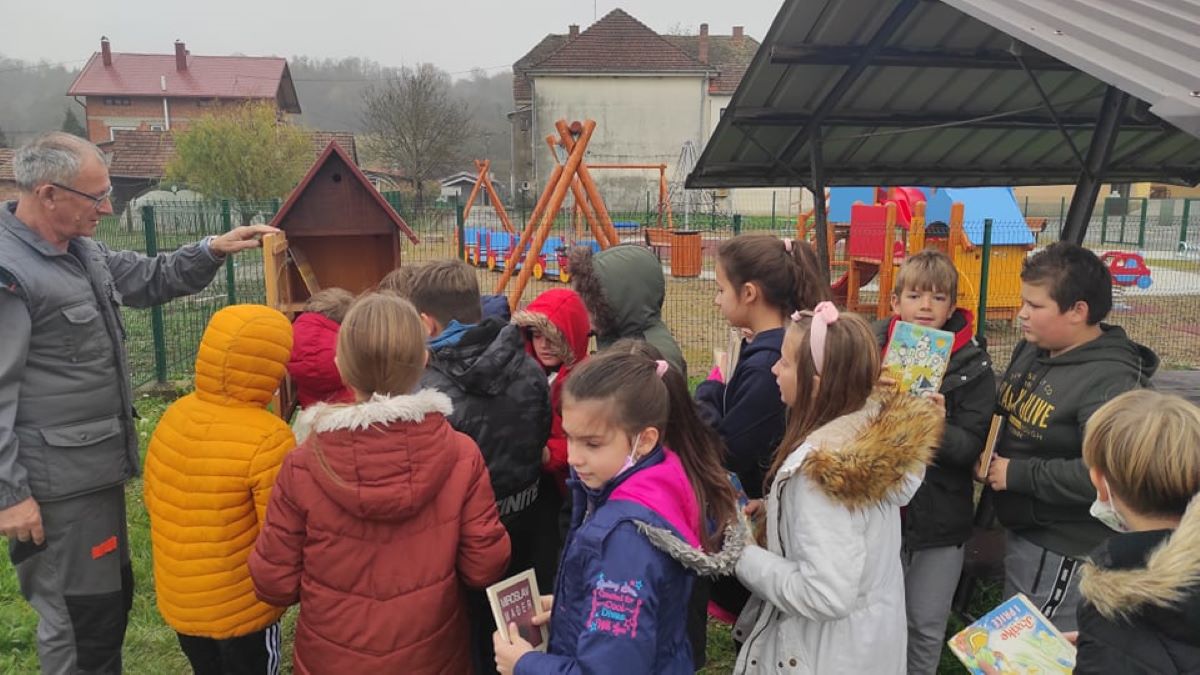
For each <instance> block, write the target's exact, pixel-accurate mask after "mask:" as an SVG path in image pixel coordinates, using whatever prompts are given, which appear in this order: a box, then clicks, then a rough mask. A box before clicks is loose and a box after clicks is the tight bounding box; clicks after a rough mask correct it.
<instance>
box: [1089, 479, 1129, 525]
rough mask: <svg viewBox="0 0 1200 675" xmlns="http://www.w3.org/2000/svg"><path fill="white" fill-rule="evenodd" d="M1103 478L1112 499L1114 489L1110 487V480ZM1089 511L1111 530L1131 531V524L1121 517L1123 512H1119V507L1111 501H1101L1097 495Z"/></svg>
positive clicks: (1105, 487)
mask: <svg viewBox="0 0 1200 675" xmlns="http://www.w3.org/2000/svg"><path fill="white" fill-rule="evenodd" d="M1101 480H1103V482H1104V489H1105V491H1107V492H1108V495H1109V498H1110V499H1111V498H1112V490H1111V489H1110V488H1109V487H1108V480H1107V479H1101ZM1088 513H1090V514H1091V515H1092V517H1093V518H1095V519H1096V520H1098V521H1100V522H1102V523H1104V524H1105V526H1107V527H1108V529H1110V530H1115V531H1117V532H1128V531H1129V525H1127V524H1126V523H1125V520H1124V519H1123V518H1121V514H1119V513H1117V509H1116V508H1115V507H1114V506H1113V505H1112V502H1111V501H1107V502H1105V501H1101V500H1100V498H1099V497H1097V498H1096V501H1094V502H1092V508H1091V509H1089V510H1088Z"/></svg>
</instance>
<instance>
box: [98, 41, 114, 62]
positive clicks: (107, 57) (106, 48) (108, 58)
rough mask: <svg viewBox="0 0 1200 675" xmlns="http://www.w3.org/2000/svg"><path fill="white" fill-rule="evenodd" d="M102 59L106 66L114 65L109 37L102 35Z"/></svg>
mask: <svg viewBox="0 0 1200 675" xmlns="http://www.w3.org/2000/svg"><path fill="white" fill-rule="evenodd" d="M100 60H101V61H103V62H104V65H105V66H111V65H112V46H111V45H110V44H109V43H108V38H106V37H104V36H103V35H101V36H100Z"/></svg>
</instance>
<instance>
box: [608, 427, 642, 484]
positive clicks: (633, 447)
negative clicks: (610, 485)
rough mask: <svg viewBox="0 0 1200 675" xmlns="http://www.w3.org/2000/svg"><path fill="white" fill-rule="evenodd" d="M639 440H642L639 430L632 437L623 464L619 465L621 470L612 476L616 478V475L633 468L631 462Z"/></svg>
mask: <svg viewBox="0 0 1200 675" xmlns="http://www.w3.org/2000/svg"><path fill="white" fill-rule="evenodd" d="M641 441H642V434H641V432H640V431H639V432H638V434H637V435H636V436H634V437H633V442H632V443H631V444H630V446H629V456H628V457H626V458H625V464H623V465H622V466H621V470H620V471H618V472H617V473H616V475H615V476H613V478H616V477H617V476H620V475H621V474H623V473H625V472H626V471H628V470H630V469H631V468H633V463H634V461H636V459H637V458H636V456H635V455H634V453H636V452H637V447H638V443H640V442H641Z"/></svg>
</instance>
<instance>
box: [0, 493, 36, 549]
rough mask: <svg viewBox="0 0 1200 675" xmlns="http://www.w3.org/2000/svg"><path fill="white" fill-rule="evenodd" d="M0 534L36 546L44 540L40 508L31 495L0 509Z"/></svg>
mask: <svg viewBox="0 0 1200 675" xmlns="http://www.w3.org/2000/svg"><path fill="white" fill-rule="evenodd" d="M0 534H2V535H4V536H6V537H8V538H10V539H16V540H17V541H30V540H32V541H33V543H34V544H37V545H38V546H41V545H42V542H44V541H46V533H45V532H44V531H43V530H42V510H41V509H40V508H38V503H37V502H36V501H34V500H33V497H29V498H27V499H26V500H25V501H21V502H17V503H16V504H13V505H12V506H10V507H8V508H7V509H2V510H0Z"/></svg>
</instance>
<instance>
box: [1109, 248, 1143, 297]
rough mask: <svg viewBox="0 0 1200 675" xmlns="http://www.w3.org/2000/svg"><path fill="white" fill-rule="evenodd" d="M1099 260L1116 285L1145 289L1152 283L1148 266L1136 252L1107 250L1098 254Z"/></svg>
mask: <svg viewBox="0 0 1200 675" xmlns="http://www.w3.org/2000/svg"><path fill="white" fill-rule="evenodd" d="M1100 262H1102V263H1104V266H1105V267H1107V268H1108V273H1109V274H1111V275H1112V280H1113V283H1114V284H1116V285H1118V286H1137V287H1138V288H1141V289H1147V288H1150V284H1152V283H1153V280H1152V279H1151V278H1150V268H1149V267H1148V266H1147V265H1146V261H1145V259H1143V258H1142V256H1141V255H1139V254H1137V253H1128V252H1126V251H1108V252H1106V253H1104V255H1101V256H1100Z"/></svg>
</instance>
